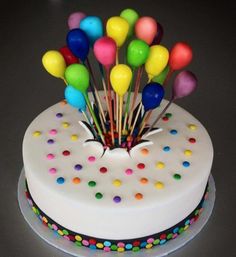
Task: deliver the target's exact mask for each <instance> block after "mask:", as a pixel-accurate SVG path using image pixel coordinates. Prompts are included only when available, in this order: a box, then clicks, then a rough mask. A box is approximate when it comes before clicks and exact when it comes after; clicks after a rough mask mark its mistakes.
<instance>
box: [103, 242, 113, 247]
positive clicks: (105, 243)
mask: <svg viewBox="0 0 236 257" xmlns="http://www.w3.org/2000/svg"><path fill="white" fill-rule="evenodd" d="M103 244H104V245H105V246H107V247H109V246H111V242H109V241H105V242H104V243H103Z"/></svg>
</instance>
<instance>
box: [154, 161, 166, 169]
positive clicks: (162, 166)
mask: <svg viewBox="0 0 236 257" xmlns="http://www.w3.org/2000/svg"><path fill="white" fill-rule="evenodd" d="M156 168H158V169H164V168H165V163H164V162H157V163H156Z"/></svg>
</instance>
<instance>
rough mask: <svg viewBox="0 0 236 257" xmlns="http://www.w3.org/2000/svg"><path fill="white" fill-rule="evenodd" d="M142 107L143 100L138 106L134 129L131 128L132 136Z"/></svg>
mask: <svg viewBox="0 0 236 257" xmlns="http://www.w3.org/2000/svg"><path fill="white" fill-rule="evenodd" d="M141 109H142V102H141V103H140V104H139V108H138V111H137V114H136V117H135V119H134V123H133V125H132V129H131V132H130V135H131V136H132V134H133V132H134V128H135V125H136V122H137V120H138V116H139V113H140V112H141Z"/></svg>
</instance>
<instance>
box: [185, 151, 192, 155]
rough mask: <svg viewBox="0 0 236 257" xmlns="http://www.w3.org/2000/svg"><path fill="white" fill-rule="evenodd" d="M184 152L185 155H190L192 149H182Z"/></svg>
mask: <svg viewBox="0 0 236 257" xmlns="http://www.w3.org/2000/svg"><path fill="white" fill-rule="evenodd" d="M184 154H185V155H186V156H191V155H192V151H191V150H185V151H184Z"/></svg>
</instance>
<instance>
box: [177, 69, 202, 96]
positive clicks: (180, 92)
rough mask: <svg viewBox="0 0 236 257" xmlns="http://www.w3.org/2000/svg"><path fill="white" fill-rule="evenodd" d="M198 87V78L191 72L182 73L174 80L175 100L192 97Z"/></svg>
mask: <svg viewBox="0 0 236 257" xmlns="http://www.w3.org/2000/svg"><path fill="white" fill-rule="evenodd" d="M196 87H197V77H196V76H195V75H194V74H193V73H192V72H191V71H181V72H180V73H179V74H178V75H177V76H176V78H175V80H174V85H173V91H172V94H173V97H174V99H178V98H182V97H185V96H188V95H190V94H191V93H192V92H193V91H194V90H195V89H196Z"/></svg>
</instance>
